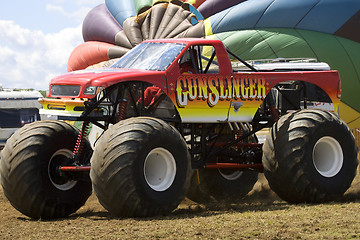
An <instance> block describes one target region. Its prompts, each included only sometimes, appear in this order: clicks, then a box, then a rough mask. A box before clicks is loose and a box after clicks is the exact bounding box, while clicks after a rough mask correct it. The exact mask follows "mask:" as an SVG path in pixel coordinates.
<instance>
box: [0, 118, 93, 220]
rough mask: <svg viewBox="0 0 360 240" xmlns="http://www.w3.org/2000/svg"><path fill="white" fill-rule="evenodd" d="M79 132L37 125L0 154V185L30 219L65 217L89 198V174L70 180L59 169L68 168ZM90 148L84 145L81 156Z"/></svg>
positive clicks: (53, 123) (52, 124)
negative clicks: (61, 167)
mask: <svg viewBox="0 0 360 240" xmlns="http://www.w3.org/2000/svg"><path fill="white" fill-rule="evenodd" d="M77 135H78V131H77V130H76V129H75V128H73V127H72V126H70V125H69V124H67V123H64V122H60V121H40V122H34V123H31V124H28V125H25V126H24V127H23V128H21V129H19V130H18V131H16V132H15V133H14V135H13V136H12V137H11V138H10V139H9V140H8V142H7V144H6V146H5V148H4V150H3V151H2V152H1V168H0V169H1V183H2V186H3V189H4V193H5V195H6V197H7V198H8V199H9V201H10V203H11V204H12V205H13V206H14V207H15V208H16V209H17V210H19V211H20V212H22V213H23V214H25V215H27V216H29V217H31V218H36V219H38V218H59V217H65V216H67V215H69V214H71V213H74V212H75V211H76V210H78V209H79V208H80V207H81V206H82V205H84V203H85V202H86V200H87V198H88V197H89V196H90V194H91V182H90V178H89V175H88V173H80V174H79V175H78V178H72V177H71V178H69V177H67V176H66V175H62V174H60V173H59V171H58V169H59V167H60V166H64V165H71V163H72V150H73V148H74V146H75V142H76V139H77ZM90 151H92V150H91V147H90V145H89V143H88V142H86V143H85V146H84V152H86V153H89V152H90Z"/></svg>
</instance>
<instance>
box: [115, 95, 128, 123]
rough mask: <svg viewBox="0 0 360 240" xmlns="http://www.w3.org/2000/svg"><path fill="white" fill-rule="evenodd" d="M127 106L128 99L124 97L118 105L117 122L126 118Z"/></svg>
mask: <svg viewBox="0 0 360 240" xmlns="http://www.w3.org/2000/svg"><path fill="white" fill-rule="evenodd" d="M126 106H127V100H126V99H122V100H121V101H120V103H119V106H118V114H117V117H116V120H117V122H119V121H120V120H123V119H125V117H126Z"/></svg>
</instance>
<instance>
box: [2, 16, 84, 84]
mask: <svg viewBox="0 0 360 240" xmlns="http://www.w3.org/2000/svg"><path fill="white" fill-rule="evenodd" d="M81 42H82V36H81V24H80V25H79V26H78V27H76V28H66V29H63V30H61V31H60V32H57V33H54V34H44V33H43V32H42V31H33V30H29V29H25V28H22V27H20V26H18V25H17V24H15V23H14V22H13V21H5V20H0V83H1V84H2V85H3V87H6V88H34V89H38V90H46V89H47V88H48V86H47V85H48V83H49V81H50V79H51V78H52V77H54V76H56V75H60V74H62V73H64V72H66V65H67V60H68V57H69V56H70V53H71V52H72V50H73V49H74V48H75V47H76V46H77V45H79V44H80V43H81Z"/></svg>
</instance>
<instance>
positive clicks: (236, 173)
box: [187, 169, 259, 204]
mask: <svg viewBox="0 0 360 240" xmlns="http://www.w3.org/2000/svg"><path fill="white" fill-rule="evenodd" d="M258 174H259V173H258V172H255V171H240V170H228V169H223V170H221V169H199V170H196V171H195V172H194V174H193V176H192V181H191V184H192V185H191V187H190V189H189V191H188V193H187V197H188V198H189V199H190V200H192V201H194V202H198V203H204V204H206V203H209V202H211V201H212V199H215V200H216V201H218V202H229V203H236V202H238V201H239V200H240V199H242V198H244V197H245V196H246V195H247V194H248V193H249V192H250V191H251V190H252V189H253V187H254V185H255V183H256V182H257V180H258Z"/></svg>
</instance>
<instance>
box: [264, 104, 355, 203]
mask: <svg viewBox="0 0 360 240" xmlns="http://www.w3.org/2000/svg"><path fill="white" fill-rule="evenodd" d="M357 164H358V160H357V147H356V145H355V140H354V136H353V135H352V133H351V132H350V131H349V128H348V127H347V125H346V124H345V123H344V122H343V121H342V120H341V119H339V118H338V117H337V116H336V115H335V114H333V113H330V112H326V111H322V110H300V111H297V112H294V113H291V114H287V115H285V116H283V117H282V118H280V120H279V121H278V122H277V123H275V124H274V126H273V127H272V128H271V129H270V132H269V133H268V135H267V136H266V142H265V144H264V146H263V165H264V173H265V176H266V178H267V180H268V182H269V185H270V187H271V188H272V190H274V192H276V193H277V194H278V195H279V197H281V198H282V199H283V200H285V201H288V202H291V203H304V202H306V203H320V202H327V201H333V200H337V199H339V198H340V197H341V196H342V195H343V194H344V192H345V191H346V190H347V189H348V188H349V187H350V185H351V182H352V181H353V179H354V177H355V175H356V168H357Z"/></svg>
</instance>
